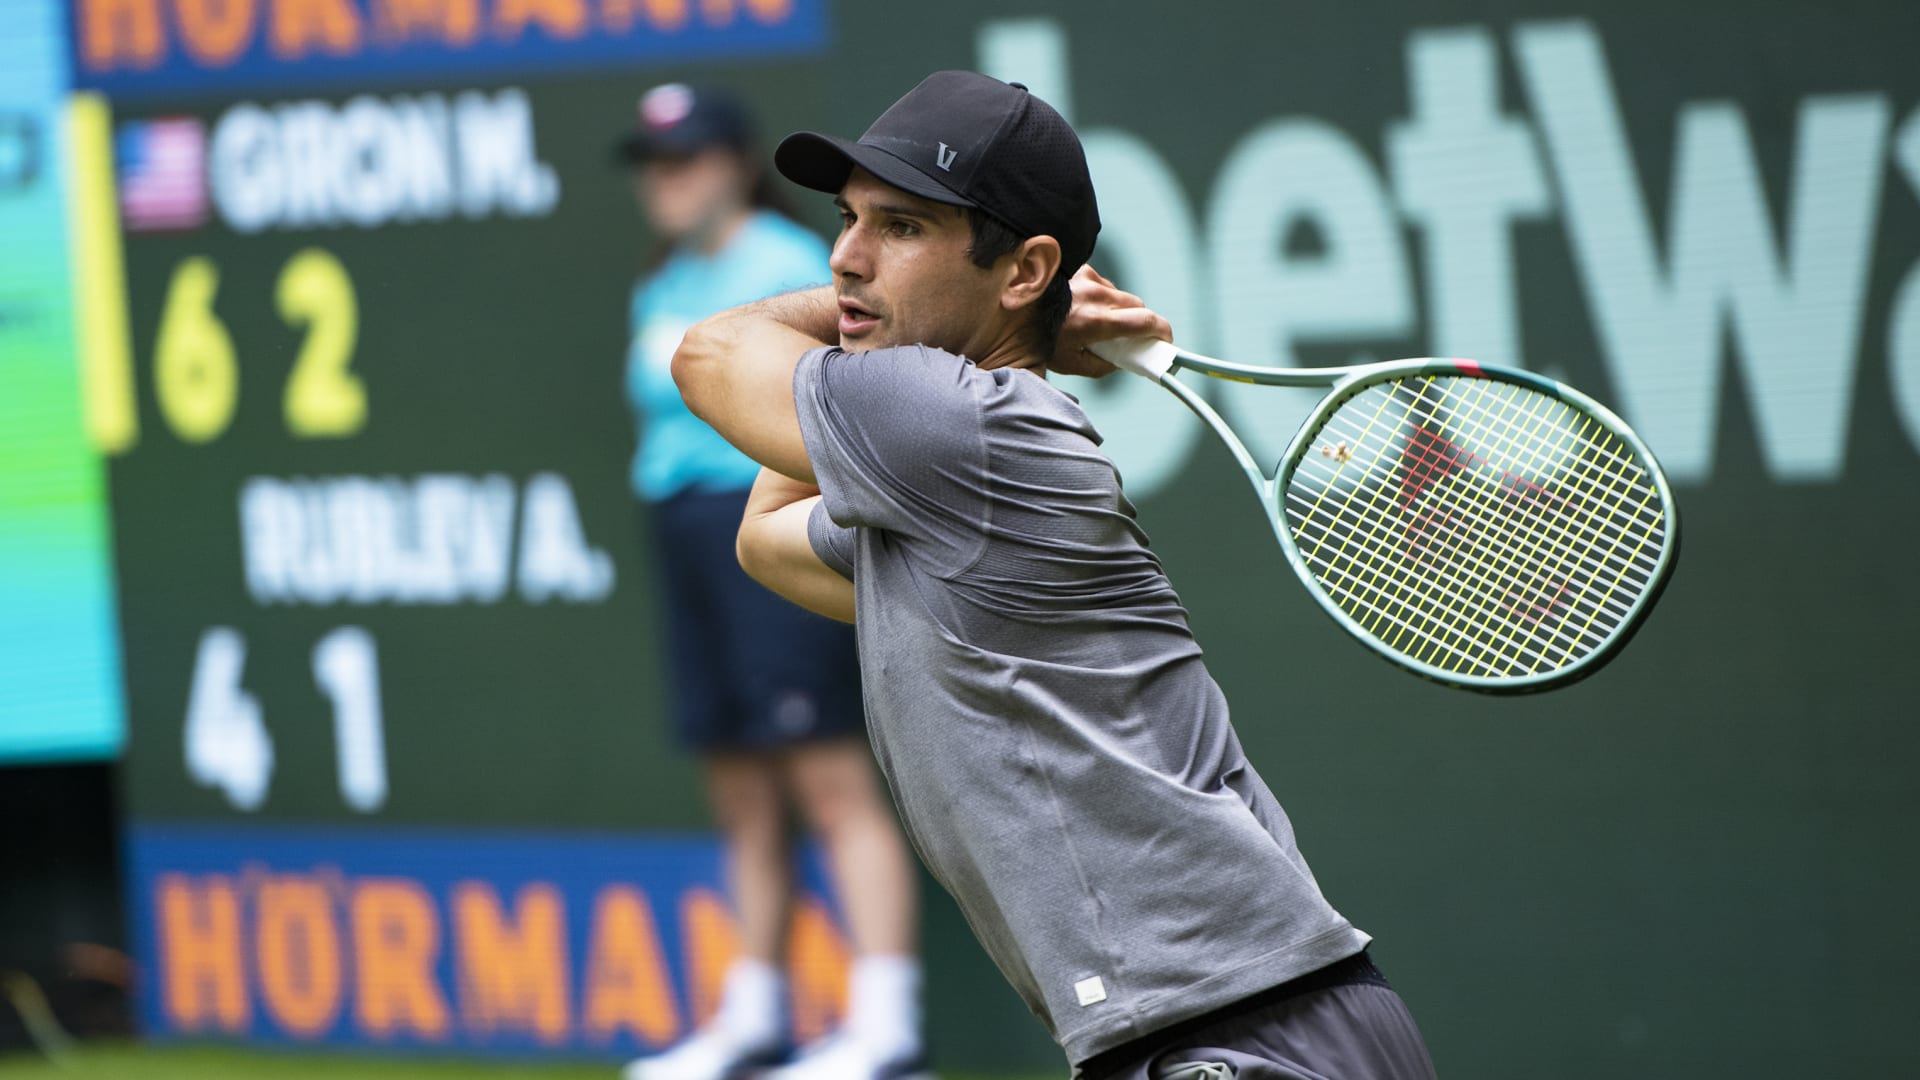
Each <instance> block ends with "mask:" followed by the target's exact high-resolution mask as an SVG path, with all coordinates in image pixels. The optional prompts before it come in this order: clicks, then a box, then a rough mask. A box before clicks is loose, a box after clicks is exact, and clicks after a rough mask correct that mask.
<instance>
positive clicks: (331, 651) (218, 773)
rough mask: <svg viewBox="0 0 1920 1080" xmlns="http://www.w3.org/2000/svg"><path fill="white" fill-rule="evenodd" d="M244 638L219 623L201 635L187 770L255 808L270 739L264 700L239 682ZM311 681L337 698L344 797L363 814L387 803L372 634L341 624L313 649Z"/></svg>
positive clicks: (267, 777)
mask: <svg viewBox="0 0 1920 1080" xmlns="http://www.w3.org/2000/svg"><path fill="white" fill-rule="evenodd" d="M246 662H247V641H246V638H244V637H242V636H241V634H240V632H239V631H238V630H235V629H233V628H231V627H227V626H216V627H213V628H212V629H210V630H208V631H207V632H206V633H204V634H202V635H200V651H199V655H198V656H197V657H196V659H195V660H194V665H193V688H192V690H191V691H190V692H189V694H188V697H187V726H186V732H185V735H186V739H185V743H186V745H185V750H186V763H187V775H188V776H190V777H192V778H193V779H194V781H195V782H197V783H199V784H202V785H204V786H207V787H215V788H219V789H220V790H221V791H222V792H224V793H225V794H226V796H227V801H228V802H230V803H232V804H233V805H234V807H235V808H236V809H239V810H247V811H251V810H258V809H259V808H260V805H261V804H262V803H264V802H265V801H266V798H267V787H268V784H269V783H270V782H271V780H272V778H273V738H272V737H271V736H270V735H268V733H267V728H266V725H265V724H264V723H262V722H261V713H260V702H259V701H258V700H257V699H255V698H254V696H253V695H252V694H249V693H247V691H246V690H245V688H244V687H242V686H241V683H240V678H241V674H242V672H243V671H244V669H245V668H246ZM313 679H314V682H316V683H318V684H319V686H320V689H321V691H322V692H324V693H325V694H326V695H327V697H328V698H330V699H331V700H332V702H333V738H334V747H335V759H336V761H337V764H338V770H339V777H340V797H341V798H342V799H344V800H346V803H347V805H348V806H350V807H352V808H353V809H355V810H358V811H360V812H361V813H372V812H373V811H375V810H378V809H380V807H381V806H383V805H385V803H386V801H387V747H386V738H385V735H384V734H383V733H382V730H381V718H380V668H379V661H378V658H377V653H376V650H375V648H374V642H373V635H372V634H369V633H367V632H366V631H365V630H363V629H361V628H360V627H357V626H343V627H341V628H339V629H338V630H335V631H333V632H332V633H330V634H328V635H327V636H326V637H323V638H321V639H320V641H319V643H318V644H316V645H314V647H313Z"/></svg>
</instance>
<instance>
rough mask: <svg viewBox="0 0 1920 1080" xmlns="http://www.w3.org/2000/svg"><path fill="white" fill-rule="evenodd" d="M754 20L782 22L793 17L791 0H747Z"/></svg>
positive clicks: (748, 8)
mask: <svg viewBox="0 0 1920 1080" xmlns="http://www.w3.org/2000/svg"><path fill="white" fill-rule="evenodd" d="M747 10H748V11H749V12H751V13H752V15H753V18H754V21H755V22H762V23H783V22H786V21H787V20H788V19H790V18H792V17H793V0H747Z"/></svg>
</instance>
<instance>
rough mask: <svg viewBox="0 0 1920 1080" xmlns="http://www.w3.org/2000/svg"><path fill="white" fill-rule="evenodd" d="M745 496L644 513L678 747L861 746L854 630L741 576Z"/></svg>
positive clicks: (688, 501) (676, 503)
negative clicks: (850, 738)
mask: <svg viewBox="0 0 1920 1080" xmlns="http://www.w3.org/2000/svg"><path fill="white" fill-rule="evenodd" d="M746 506H747V493H746V492H744V491H740V492H717V493H716V492H686V493H683V494H680V495H676V496H673V497H672V498H669V499H665V500H662V501H660V502H656V503H650V504H648V508H647V510H648V516H649V517H650V519H651V521H652V526H653V532H654V536H655V538H656V540H657V542H658V549H659V559H658V562H659V566H660V569H661V574H662V577H663V579H664V580H663V585H664V591H665V598H666V603H665V609H666V620H667V621H666V625H665V626H664V628H663V629H664V632H665V635H666V639H667V655H668V660H669V666H670V675H671V681H672V708H671V710H670V711H671V712H672V715H673V729H674V735H675V737H676V738H678V739H679V741H680V742H681V743H682V744H684V745H686V746H687V747H689V748H691V749H694V750H699V751H720V750H767V749H773V748H777V747H781V746H786V745H789V744H792V743H798V742H805V741H808V740H813V739H824V738H834V737H840V736H846V735H854V734H864V732H865V722H864V719H863V715H862V712H861V700H860V662H859V658H858V656H857V655H856V653H855V651H854V644H853V627H851V626H848V625H847V624H845V623H839V622H835V621H833V620H832V619H828V618H825V617H824V616H820V615H815V614H813V613H812V612H810V611H807V610H805V609H803V608H801V607H799V606H798V605H796V604H793V603H791V602H790V601H788V600H786V599H784V598H782V597H780V596H777V595H775V594H774V593H773V592H772V591H771V590H769V589H768V588H767V587H766V586H764V585H762V584H760V583H759V582H757V581H755V580H753V579H752V578H750V577H748V576H747V573H746V571H744V570H742V569H740V563H739V561H738V559H737V558H736V557H735V555H734V538H735V536H736V535H737V534H738V533H739V531H740V517H741V515H742V514H743V513H744V512H745V511H746Z"/></svg>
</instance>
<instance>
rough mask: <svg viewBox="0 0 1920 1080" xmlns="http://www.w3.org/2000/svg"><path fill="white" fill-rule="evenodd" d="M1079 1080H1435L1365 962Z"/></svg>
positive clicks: (1401, 1010) (1171, 1035)
mask: <svg viewBox="0 0 1920 1080" xmlns="http://www.w3.org/2000/svg"><path fill="white" fill-rule="evenodd" d="M1074 1076H1075V1077H1076V1078H1080V1080H1228V1078H1234V1077H1237V1078H1239V1080H1434V1073H1433V1061H1432V1059H1431V1058H1429V1057H1428V1056H1427V1045H1426V1043H1425V1041H1423V1040H1422V1039H1421V1038H1420V1029H1419V1028H1418V1027H1417V1026H1415V1025H1414V1022H1413V1016H1412V1015H1411V1014H1409V1013H1408V1012H1407V1006H1406V1004H1405V1003H1404V1002H1402V1001H1401V1000H1400V995H1399V994H1396V993H1394V992H1393V988H1392V987H1390V986H1388V985H1387V982H1386V979H1384V978H1382V977H1381V976H1380V973H1379V970H1378V969H1377V968H1375V967H1374V966H1373V963H1372V961H1370V960H1368V959H1367V956H1366V954H1365V953H1361V954H1359V955H1358V956H1355V957H1352V958H1349V959H1347V960H1342V961H1340V962H1339V963H1338V964H1334V965H1332V966H1331V967H1330V968H1328V969H1326V970H1325V971H1323V972H1315V973H1313V974H1312V975H1308V976H1305V977H1304V978H1302V979H1297V980H1295V981H1294V982H1292V983H1286V984H1283V985H1281V986H1277V987H1275V988H1273V989H1272V990H1269V991H1266V992H1264V993H1261V994H1256V995H1255V996H1253V997H1252V998H1249V999H1247V1000H1246V1001H1244V1002H1241V1003H1239V1004H1237V1005H1232V1006H1229V1007H1227V1008H1226V1009H1223V1010H1220V1011H1219V1012H1217V1013H1213V1014H1210V1015H1208V1016H1203V1017H1199V1018H1198V1019H1197V1020H1191V1021H1187V1022H1186V1023H1182V1024H1178V1025H1175V1026H1174V1027H1173V1028H1170V1029H1168V1030H1167V1031H1164V1032H1155V1033H1153V1034H1151V1035H1148V1036H1146V1037H1145V1038H1142V1039H1140V1040H1138V1041H1136V1042H1134V1043H1129V1044H1128V1045H1126V1046H1122V1047H1119V1048H1118V1049H1117V1050H1112V1051H1108V1052H1106V1053H1104V1054H1101V1055H1099V1056H1097V1057H1095V1058H1093V1059H1092V1060H1090V1061H1087V1062H1084V1063H1082V1064H1081V1066H1080V1067H1079V1068H1078V1069H1075V1070H1074Z"/></svg>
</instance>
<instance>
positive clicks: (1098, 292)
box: [1047, 266, 1173, 379]
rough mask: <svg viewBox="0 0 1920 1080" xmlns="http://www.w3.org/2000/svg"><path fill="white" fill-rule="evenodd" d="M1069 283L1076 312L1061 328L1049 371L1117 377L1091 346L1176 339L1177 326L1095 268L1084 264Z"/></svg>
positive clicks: (1049, 363)
mask: <svg viewBox="0 0 1920 1080" xmlns="http://www.w3.org/2000/svg"><path fill="white" fill-rule="evenodd" d="M1069 284H1070V285H1071V286H1072V288H1073V308H1072V309H1071V310H1070V311H1068V312H1067V321H1066V322H1065V323H1064V324H1062V325H1061V327H1060V339H1059V341H1058V342H1057V343H1056V345H1055V347H1054V350H1053V356H1052V357H1051V358H1050V359H1049V360H1048V361H1047V370H1049V371H1057V372H1059V373H1060V374H1062V375H1083V376H1085V377H1087V378H1089V379H1098V378H1101V377H1102V376H1105V375H1110V374H1112V373H1113V370H1114V367H1113V365H1112V364H1109V363H1107V362H1106V361H1105V360H1102V359H1101V358H1100V357H1098V356H1096V355H1094V352H1093V350H1092V349H1091V348H1089V346H1091V345H1092V344H1094V343H1095V342H1097V341H1111V340H1113V339H1114V338H1137V337H1150V338H1159V339H1160V340H1162V341H1172V340H1173V326H1172V324H1170V323H1168V322H1167V320H1166V319H1165V318H1163V317H1162V316H1161V315H1160V314H1159V313H1158V312H1156V311H1154V310H1153V309H1151V308H1149V307H1147V305H1146V302H1145V301H1143V300H1141V299H1140V298H1139V297H1137V296H1135V295H1133V294H1132V293H1130V292H1127V291H1126V290H1124V289H1122V288H1120V287H1119V286H1117V285H1115V284H1114V283H1113V282H1111V281H1108V280H1107V279H1106V278H1105V277H1102V276H1101V274H1100V271H1098V270H1095V269H1094V268H1093V267H1092V266H1082V267H1081V268H1080V272H1079V273H1077V274H1074V275H1073V279H1072V281H1071V282H1069Z"/></svg>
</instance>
